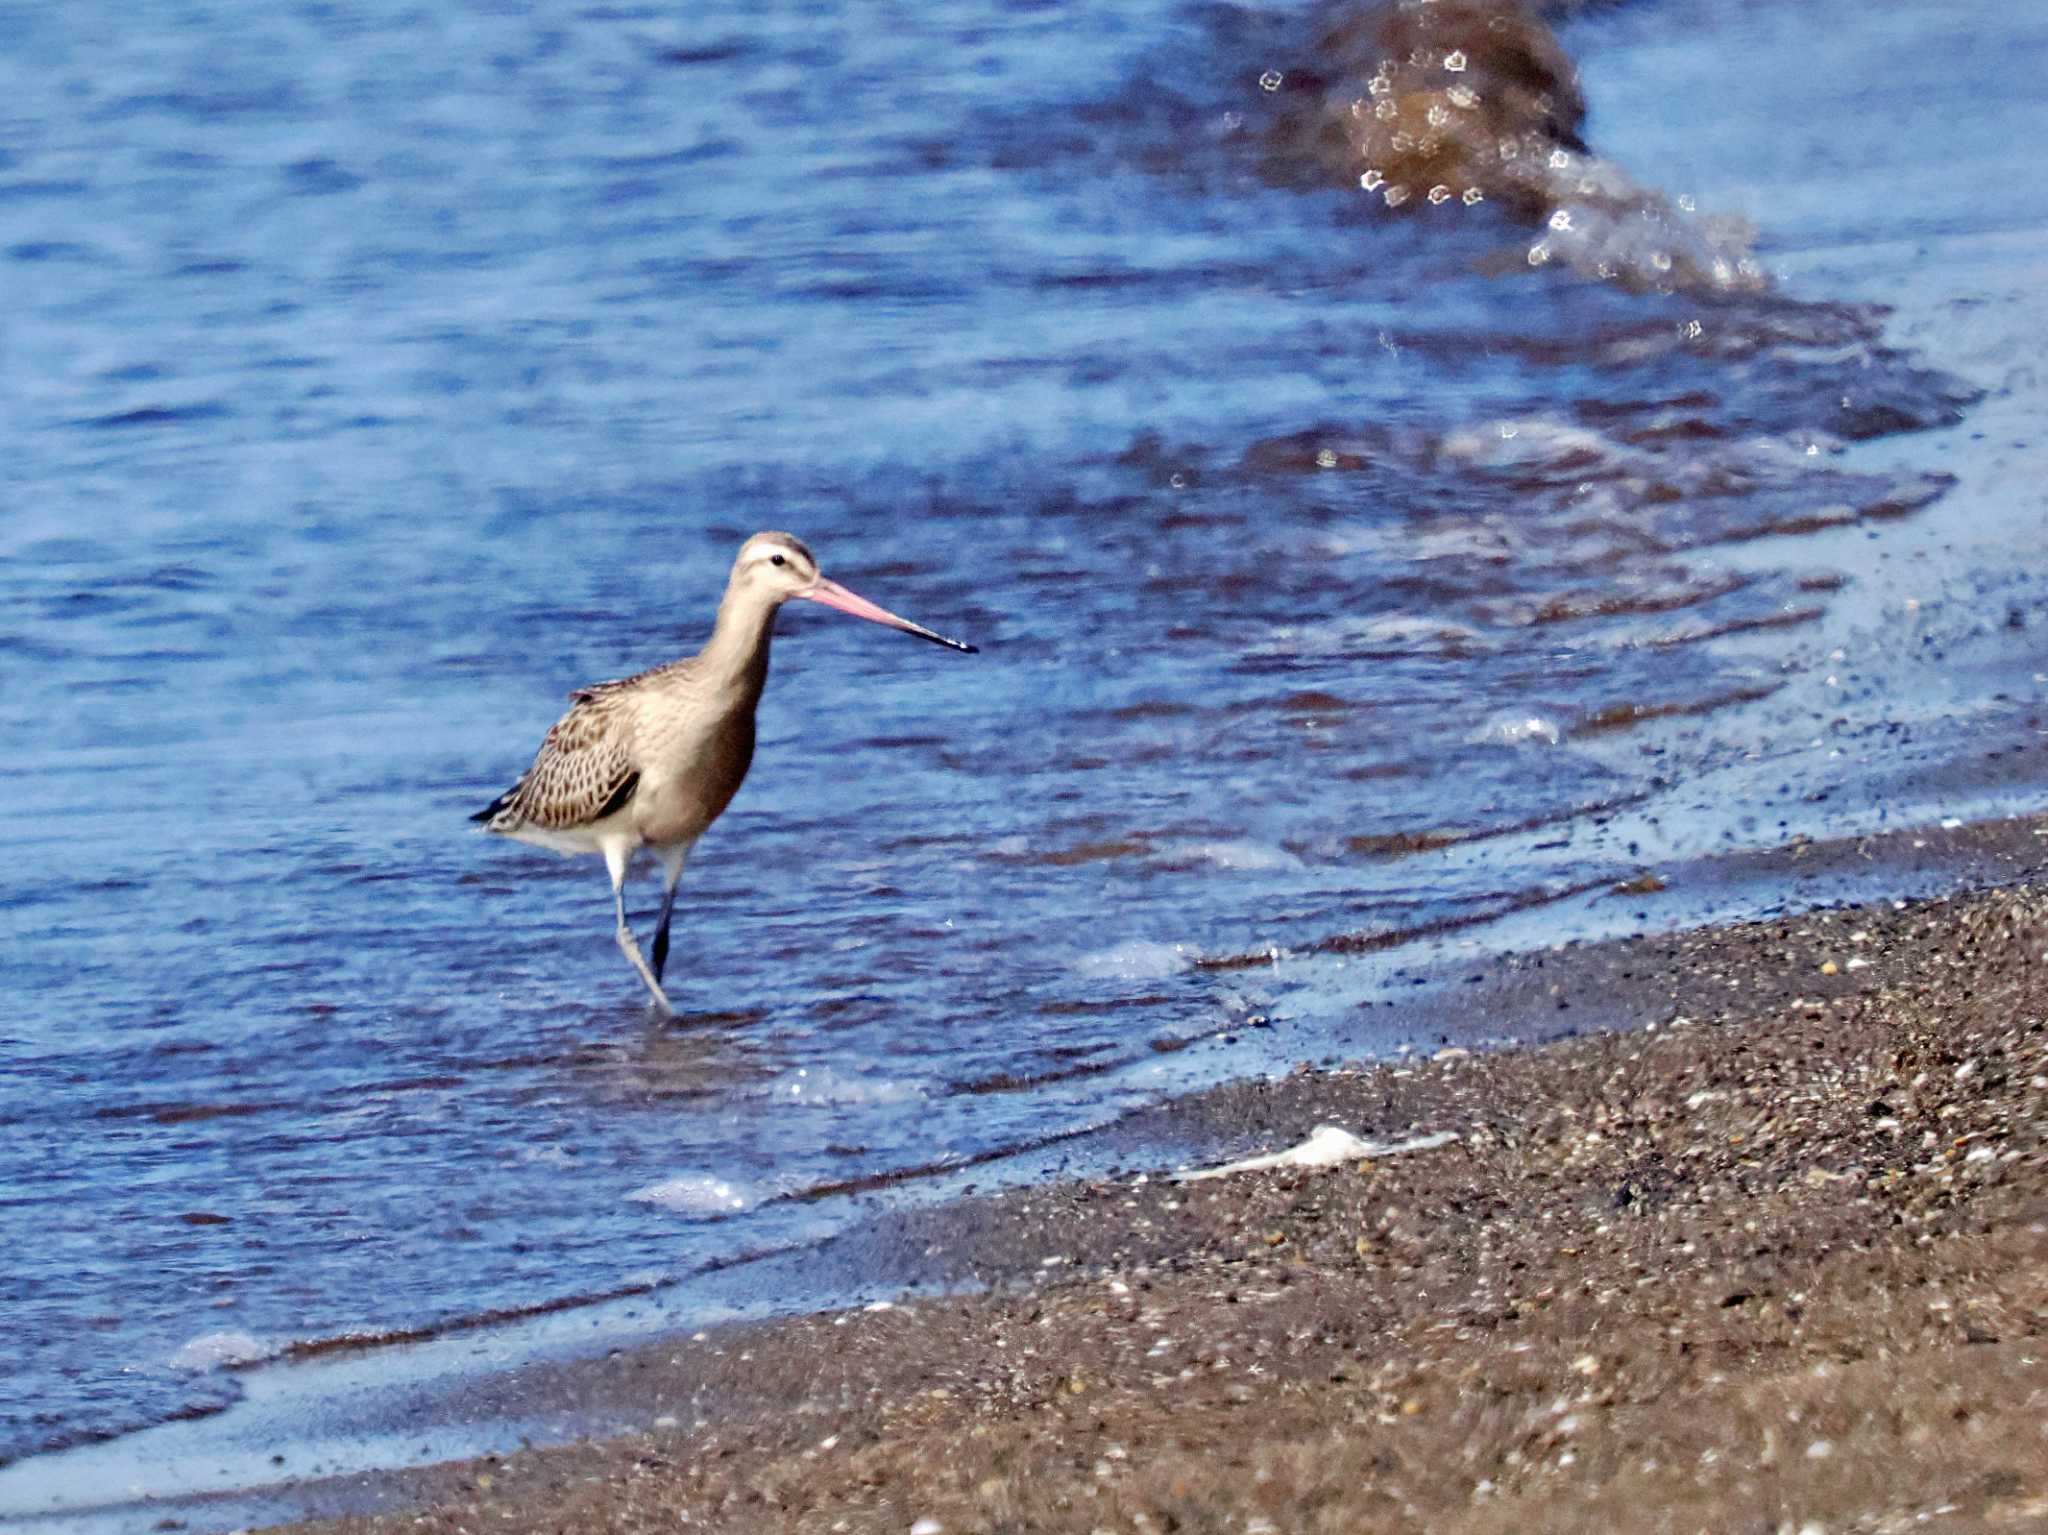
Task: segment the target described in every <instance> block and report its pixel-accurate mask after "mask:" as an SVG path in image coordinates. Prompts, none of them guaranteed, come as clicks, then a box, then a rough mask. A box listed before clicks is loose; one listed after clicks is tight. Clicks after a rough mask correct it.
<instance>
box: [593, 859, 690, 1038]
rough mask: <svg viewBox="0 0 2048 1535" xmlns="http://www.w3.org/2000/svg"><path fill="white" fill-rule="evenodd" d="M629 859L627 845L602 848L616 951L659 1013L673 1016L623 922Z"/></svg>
mask: <svg viewBox="0 0 2048 1535" xmlns="http://www.w3.org/2000/svg"><path fill="white" fill-rule="evenodd" d="M631 858H632V850H631V849H630V848H626V847H616V848H614V847H607V848H606V849H605V850H604V861H605V863H606V864H607V865H608V866H609V867H610V869H611V874H612V907H613V909H614V910H615V911H617V912H618V914H619V931H618V935H617V936H618V940H619V952H620V953H621V954H624V955H625V956H626V961H627V963H628V964H630V965H631V966H632V967H633V969H634V970H635V971H637V972H638V973H639V976H640V979H641V980H643V981H645V982H646V983H647V990H648V992H649V994H650V995H652V996H653V998H654V1005H655V1006H656V1007H658V1008H659V1009H661V1012H662V1016H664V1017H674V1016H675V1011H676V1010H675V1008H674V1007H672V1006H670V1004H669V1000H668V993H667V992H665V991H663V990H662V989H661V982H660V981H658V980H656V979H655V977H654V972H653V971H652V970H649V969H648V968H647V961H646V960H644V959H642V958H641V957H640V942H639V940H638V939H636V938H635V937H634V936H633V929H632V928H631V926H629V925H628V924H627V922H626V892H625V883H626V864H627V863H628V862H629V861H630V860H631Z"/></svg>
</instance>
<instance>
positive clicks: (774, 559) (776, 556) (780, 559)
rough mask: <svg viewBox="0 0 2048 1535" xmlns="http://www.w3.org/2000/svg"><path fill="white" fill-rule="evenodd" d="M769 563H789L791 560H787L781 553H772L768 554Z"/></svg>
mask: <svg viewBox="0 0 2048 1535" xmlns="http://www.w3.org/2000/svg"><path fill="white" fill-rule="evenodd" d="M768 563H769V564H770V565H787V564H788V563H789V561H788V560H785V559H784V558H783V557H782V556H781V555H779V554H771V555H770V556H768Z"/></svg>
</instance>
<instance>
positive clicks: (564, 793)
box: [493, 690, 640, 831]
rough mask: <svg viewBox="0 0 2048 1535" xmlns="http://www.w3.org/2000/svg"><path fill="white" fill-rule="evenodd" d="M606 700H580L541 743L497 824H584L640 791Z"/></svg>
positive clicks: (559, 827)
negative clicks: (503, 821)
mask: <svg viewBox="0 0 2048 1535" xmlns="http://www.w3.org/2000/svg"><path fill="white" fill-rule="evenodd" d="M618 726H619V720H618V718H617V715H616V712H615V711H614V710H613V709H611V708H609V707H607V706H606V703H605V700H604V696H603V694H602V693H600V692H597V691H594V690H593V691H591V692H589V693H586V694H583V695H581V696H579V697H578V701H577V703H576V705H575V707H573V708H572V709H570V711H569V712H568V713H567V714H565V715H563V716H562V717H561V718H560V719H558V720H556V721H555V723H554V727H553V728H552V729H551V730H549V731H548V733H547V737H546V739H545V740H543V741H542V742H541V743H540V750H539V752H537V753H536V754H535V755H534V759H533V766H532V767H530V768H528V769H527V770H526V771H525V773H524V774H522V775H521V776H520V779H519V782H518V783H516V784H514V785H513V786H512V788H511V790H510V792H508V793H507V794H506V795H505V796H504V798H503V801H502V803H501V809H500V813H499V816H498V817H496V818H494V821H493V824H496V821H497V820H499V819H503V818H504V816H505V814H506V813H507V812H509V813H510V815H511V816H512V817H515V818H517V819H518V820H520V821H523V822H526V823H528V824H530V825H533V826H543V827H546V828H548V829H549V830H550V831H566V830H568V829H569V828H570V827H574V826H587V825H589V824H590V823H591V822H592V821H599V820H602V819H604V817H606V816H608V815H610V814H612V813H613V812H614V811H616V810H619V809H621V808H623V807H624V806H625V804H626V803H627V802H628V801H629V800H631V799H632V797H633V791H634V790H635V789H636V788H638V787H639V784H640V773H639V770H638V769H637V768H635V767H634V766H633V760H632V757H631V755H630V754H629V753H628V751H627V749H626V743H625V741H624V740H623V739H622V732H621V731H620V730H619V728H618Z"/></svg>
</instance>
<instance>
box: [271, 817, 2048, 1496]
mask: <svg viewBox="0 0 2048 1535" xmlns="http://www.w3.org/2000/svg"><path fill="white" fill-rule="evenodd" d="M2014 830H2016V831H2020V830H2023V829H2021V828H2015V829H2014ZM2037 845H2038V844H2037ZM1506 963H1507V965H1508V969H1507V972H1506V973H1504V974H1502V975H1499V976H1497V977H1494V978H1492V980H1491V982H1490V983H1489V984H1488V985H1487V986H1485V987H1483V988H1479V990H1478V991H1476V992H1475V993H1474V1000H1473V1002H1472V1004H1471V1005H1472V1006H1475V1007H1479V1008H1487V1007H1494V1008H1506V1007H1510V1006H1513V1007H1519V1008H1522V1009H1526V1008H1528V1007H1530V1006H1542V1005H1546V1003H1547V1002H1549V1000H1550V999H1552V998H1555V999H1556V1000H1557V1001H1568V1000H1570V999H1571V998H1574V997H1576V998H1577V999H1579V1001H1580V1003H1581V1004H1582V1011H1583V1010H1584V1008H1583V1004H1585V1003H1588V1002H1591V1003H1593V1004H1595V1006H1596V1008H1606V1009H1609V1010H1620V1011H1622V1012H1628V1011H1630V1010H1633V1012H1634V1013H1635V1014H1636V1015H1637V1016H1638V1017H1647V1018H1649V1019H1650V1020H1651V1021H1650V1023H1649V1025H1648V1026H1647V1027H1639V1028H1635V1029H1631V1030H1627V1031H1623V1032H1612V1033H1600V1034H1597V1035H1592V1036H1588V1037H1580V1038H1572V1039H1565V1040H1560V1041H1557V1042H1555V1043H1551V1044H1547V1045H1542V1046H1538V1047H1533V1048H1528V1049H1523V1050H1515V1051H1504V1052H1498V1053H1492V1054H1485V1053H1480V1054H1467V1053H1465V1052H1463V1051H1462V1050H1457V1049H1449V1050H1446V1051H1445V1052H1443V1054H1442V1055H1441V1056H1440V1057H1439V1058H1436V1059H1432V1060H1427V1061H1416V1062H1413V1063H1409V1064H1405V1065H1381V1066H1376V1067H1369V1068H1358V1069H1320V1070H1311V1069H1306V1068H1304V1069H1303V1070H1301V1071H1298V1072H1297V1073H1295V1074H1294V1075H1292V1076H1290V1077H1287V1078H1285V1079H1283V1080H1280V1081H1274V1082H1263V1083H1244V1084H1237V1085H1233V1086H1230V1087H1226V1088H1222V1089H1218V1090H1216V1091H1215V1092H1212V1093H1209V1094H1205V1095H1202V1096H1201V1097H1199V1098H1197V1099H1193V1100H1188V1101H1185V1102H1183V1103H1181V1104H1179V1105H1175V1106H1174V1109H1173V1112H1174V1113H1175V1114H1177V1115H1179V1116H1181V1118H1182V1119H1183V1121H1184V1122H1186V1123H1188V1124H1197V1125H1201V1124H1206V1125H1207V1126H1208V1127H1209V1128H1211V1129H1212V1130H1213V1129H1217V1128H1219V1127H1221V1128H1223V1129H1226V1130H1227V1129H1229V1128H1230V1127H1239V1128H1245V1127H1256V1126H1263V1127H1265V1128H1266V1130H1267V1132H1268V1134H1267V1144H1269V1145H1273V1146H1278V1145H1281V1144H1284V1143H1286V1142H1287V1141H1289V1140H1293V1139H1298V1138H1299V1136H1300V1135H1301V1134H1302V1133H1304V1132H1305V1131H1306V1129H1307V1128H1308V1127H1309V1126H1311V1125H1314V1124H1317V1123H1323V1122H1331V1123H1336V1124H1341V1125H1343V1126H1345V1127H1346V1128H1347V1129H1350V1130H1352V1131H1355V1132H1357V1133H1360V1134H1363V1135H1366V1136H1372V1137H1380V1138H1384V1139H1390V1140H1391V1139H1398V1138H1401V1137H1406V1136H1415V1135H1421V1134H1426V1133H1429V1132H1433V1131H1450V1132H1454V1133H1455V1134H1456V1136H1457V1139H1456V1140H1454V1141H1452V1142H1450V1143H1449V1144H1447V1145H1443V1146H1440V1147H1439V1148H1437V1149H1434V1150H1428V1151H1419V1152H1413V1153H1408V1154H1404V1155H1394V1156H1386V1157H1381V1158H1377V1159H1366V1160H1359V1161H1346V1162H1344V1163H1342V1164H1340V1165H1338V1166H1335V1167H1331V1168H1327V1169H1322V1170H1314V1171H1309V1170H1298V1169H1290V1170H1277V1171H1266V1172H1257V1173H1247V1174H1241V1175H1237V1176H1233V1177H1229V1178H1223V1179H1217V1180H1213V1181H1204V1182H1195V1183H1181V1182H1175V1181H1172V1180H1171V1179H1169V1178H1167V1177H1164V1176H1162V1175H1160V1174H1158V1173H1157V1172H1154V1173H1152V1174H1150V1175H1144V1174H1138V1173H1132V1174H1130V1175H1126V1176H1119V1177H1116V1178H1111V1179H1103V1180H1099V1181H1075V1182H1067V1183H1062V1184H1056V1185H1052V1186H1048V1187H1041V1188H1035V1189H1028V1190H1019V1191H1015V1192H1012V1193H1008V1194H1003V1195H998V1196H993V1197H989V1198H985V1199H970V1200H967V1201H963V1202H961V1203H958V1204H955V1205H950V1206H947V1207H944V1208H942V1209H939V1210H932V1211H924V1212H915V1213H900V1214H896V1215H891V1216H885V1217H882V1218H879V1219H878V1220H877V1221H876V1222H874V1223H872V1225H871V1227H870V1228H866V1229H864V1231H863V1232H862V1233H860V1234H858V1235H856V1236H855V1237H852V1238H847V1239H843V1240H847V1241H852V1242H856V1243H859V1242H866V1243H871V1244H874V1246H875V1250H876V1251H878V1252H880V1251H884V1250H886V1251H888V1252H892V1253H895V1254H898V1255H901V1254H904V1253H914V1254H916V1255H917V1261H916V1262H915V1263H913V1264H911V1265H910V1267H911V1268H915V1269H917V1271H918V1272H917V1273H916V1274H915V1276H914V1277H917V1278H920V1279H925V1280H932V1281H938V1282H945V1281H948V1280H951V1281H956V1282H958V1281H966V1280H970V1279H972V1280H978V1281H984V1282H990V1281H992V1282H993V1288H992V1289H986V1290H984V1289H977V1290H975V1291H973V1292H971V1293H963V1294H954V1295H949V1296H945V1297H942V1298H932V1297H931V1296H929V1295H927V1296H926V1297H925V1298H922V1299H914V1300H909V1301H906V1302H904V1303H901V1304H898V1305H895V1306H891V1307H889V1308H887V1309H868V1310H860V1311H855V1312H852V1313H847V1314H828V1315H815V1316H804V1317H797V1318H793V1319H790V1320H787V1321H782V1322H775V1323H768V1324H757V1325H749V1326H744V1327H732V1328H727V1329H722V1330H714V1331H711V1332H708V1333H703V1334H698V1335H696V1336H695V1337H693V1338H690V1339H685V1340H677V1341H672V1342H667V1343H661V1344H656V1345H651V1346H648V1347H646V1348H642V1349H640V1350H638V1351H636V1352H623V1353H620V1354H618V1355H616V1356H614V1357H612V1358H610V1359H608V1360H604V1361H599V1362H594V1363H592V1364H590V1365H588V1366H584V1367H579V1368H577V1369H574V1370H570V1371H566V1372H561V1373H557V1374H555V1375H552V1376H551V1377H550V1378H549V1379H548V1381H547V1382H546V1383H545V1384H544V1385H542V1386H536V1387H534V1389H535V1390H537V1391H545V1392H546V1393H548V1394H549V1395H550V1397H551V1398H552V1399H556V1400H560V1399H564V1398H568V1399H573V1400H574V1401H575V1402H577V1403H578V1404H579V1405H580V1406H581V1407H582V1408H584V1409H585V1410H592V1411H598V1410H605V1411H613V1412H617V1411H622V1410H632V1411H637V1412H638V1413H640V1414H642V1416H641V1419H640V1421H645V1422H650V1423H653V1424H654V1425H655V1426H654V1427H653V1428H652V1429H650V1430H648V1431H646V1432H644V1433H636V1434H632V1435H629V1436H627V1437H623V1438H618V1439H611V1440H606V1441H603V1442H585V1443H577V1444H569V1445H561V1446H556V1447H552V1448H543V1449H534V1450H527V1451H523V1452H521V1453H519V1454H517V1455H512V1456H506V1457H502V1458H499V1457H491V1458H486V1459H484V1460H480V1461H474V1462H468V1463H463V1464H459V1465H453V1466H444V1467H436V1468H432V1469H430V1470H427V1471H423V1472H413V1473H407V1474H403V1475H398V1476H393V1477H391V1478H388V1479H386V1480H385V1481H384V1482H383V1483H382V1484H381V1487H380V1489H379V1491H380V1495H381V1496H384V1497H387V1498H389V1499H390V1500H392V1506H391V1508H390V1510H389V1511H388V1512H385V1513H381V1514H378V1515H374V1516H367V1517H353V1518H348V1519H343V1520H339V1521H335V1522H332V1523H328V1524H321V1525H312V1524H308V1525H301V1526H297V1527H296V1528H299V1529H303V1530H313V1529H322V1530H333V1531H344V1530H345V1531H361V1532H369V1531H379V1532H385V1531H389V1532H397V1531H400V1530H405V1531H416V1530H422V1529H424V1530H441V1531H457V1530H464V1531H472V1532H474V1531H482V1530H498V1529H506V1530H543V1529H545V1530H560V1531H599V1530H606V1531H614V1530H655V1529H660V1530H675V1529H678V1528H692V1529H695V1528H713V1529H726V1530H761V1531H769V1530H775V1531H785V1530H797V1531H869V1530H876V1531H880V1530H895V1531H910V1530H913V1529H918V1530H922V1531H926V1532H930V1531H934V1530H944V1531H991V1532H993V1531H1011V1530H1083V1531H1092V1530H1097V1529H1104V1530H1118V1531H1207V1530H1217V1531H1222V1530H1231V1531H1255V1530H1261V1529H1266V1530H1273V1531H1311V1530H1313V1531H1324V1530H1328V1531H1337V1530H1344V1531H1356V1530H1375V1531H1378V1530H1389V1531H1394V1530H1402V1531H1405V1530H1414V1531H1423V1530H1428V1531H1432V1532H1436V1531H1446V1530H1457V1531H1501V1532H1506V1531H1518V1530H1586V1529H1627V1530H1640V1531H1664V1530H1670V1531H1680V1530H1684V1531H1693V1530H1700V1531H1727V1530H1760V1531H1761V1530H1778V1529H1784V1530H1788V1531H1798V1530H1807V1529H1813V1530H1825V1531H1829V1532H1840V1531H1848V1530H1862V1531H1889V1530H1905V1529H1919V1528H1937V1529H1944V1530H1953V1529H1979V1528H1981V1529H2048V1339H2044V1337H2043V1334H2044V1332H2048V887H2043V886H2042V885H2039V884H2032V883H2029V884H2021V885H2016V886H2013V887H2010V888H2006V889H2001V890H1994V891H1990V892H1987V893H1982V894H1976V895H1970V896H1966V897H1957V898H1953V899H1949V900H1940V901H1930V902H1925V903H1917V904H1910V905H1908V904H1902V903H1894V902H1884V903H1879V904H1878V905H1875V906H1871V907H1862V908H1845V909H1839V910H1833V911H1824V912H1817V913H1812V914H1809V915H1805V916H1800V917H1793V918H1785V919H1779V920H1773V921H1767V922H1759V923H1753V924H1747V925H1741V926H1736V927H1731V928H1721V929H1709V930H1702V931H1699V932H1695V933H1690V934H1681V935H1676V936H1660V937H1653V938H1642V939H1635V940H1628V941H1623V942H1618V943H1614V944H1609V945H1600V946H1594V947H1593V948H1590V949H1586V950H1578V951H1572V952H1570V953H1565V954H1553V955H1547V956H1534V957H1528V958H1524V959H1521V960H1517V961H1511V962H1506ZM905 1272H906V1276H907V1277H911V1276H909V1274H908V1270H907V1269H906V1270H905Z"/></svg>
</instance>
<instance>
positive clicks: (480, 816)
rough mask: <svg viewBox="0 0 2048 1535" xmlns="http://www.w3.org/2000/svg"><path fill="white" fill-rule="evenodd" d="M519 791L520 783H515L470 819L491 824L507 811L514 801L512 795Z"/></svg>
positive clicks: (487, 824) (482, 824)
mask: <svg viewBox="0 0 2048 1535" xmlns="http://www.w3.org/2000/svg"><path fill="white" fill-rule="evenodd" d="M518 792H519V785H517V784H514V785H513V786H512V787H511V788H509V789H507V790H506V791H505V792H504V793H503V794H501V795H499V796H498V797H497V798H496V799H494V800H492V801H491V802H490V803H489V804H488V805H486V806H484V808H483V809H481V810H479V811H477V812H476V813H475V814H474V815H472V816H471V817H470V819H471V820H472V821H475V822H476V823H477V824H478V825H479V826H489V825H490V824H491V823H492V822H493V821H495V820H497V819H498V817H499V816H501V815H503V814H504V813H505V811H506V810H507V808H509V807H510V805H511V803H512V796H513V795H515V794H517V793H518Z"/></svg>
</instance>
